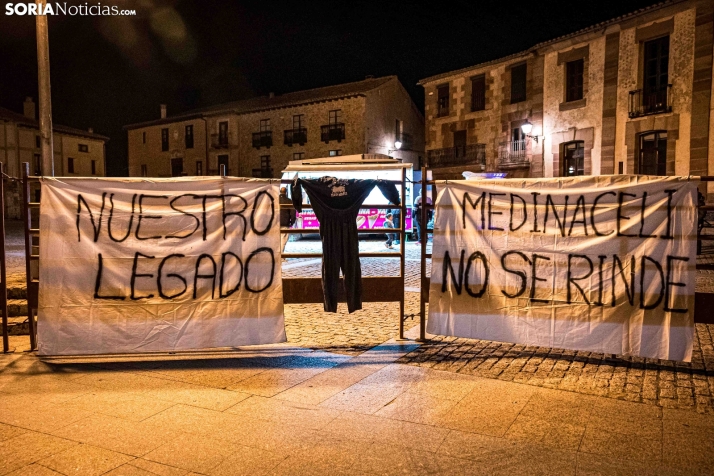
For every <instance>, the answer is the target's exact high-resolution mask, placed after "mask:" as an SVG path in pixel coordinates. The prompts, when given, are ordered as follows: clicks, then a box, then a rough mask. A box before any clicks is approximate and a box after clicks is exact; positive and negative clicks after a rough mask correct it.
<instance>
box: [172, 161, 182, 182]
mask: <svg viewBox="0 0 714 476" xmlns="http://www.w3.org/2000/svg"><path fill="white" fill-rule="evenodd" d="M181 174H183V159H182V158H178V159H171V176H172V177H180V176H181Z"/></svg>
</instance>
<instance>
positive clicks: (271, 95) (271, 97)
mask: <svg viewBox="0 0 714 476" xmlns="http://www.w3.org/2000/svg"><path fill="white" fill-rule="evenodd" d="M268 97H269V98H270V99H273V98H274V97H275V93H274V92H272V91H270V92H269V93H268Z"/></svg>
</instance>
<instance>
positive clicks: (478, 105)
mask: <svg viewBox="0 0 714 476" xmlns="http://www.w3.org/2000/svg"><path fill="white" fill-rule="evenodd" d="M484 109H486V75H485V74H479V75H478V76H474V77H473V78H471V110H472V111H483V110H484Z"/></svg>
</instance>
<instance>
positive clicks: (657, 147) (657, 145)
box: [638, 131, 667, 175]
mask: <svg viewBox="0 0 714 476" xmlns="http://www.w3.org/2000/svg"><path fill="white" fill-rule="evenodd" d="M638 165H639V166H638V173H639V174H641V175H667V132H666V131H659V132H645V133H644V134H640V152H639V164H638Z"/></svg>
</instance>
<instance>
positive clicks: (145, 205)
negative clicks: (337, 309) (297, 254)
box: [37, 177, 285, 355]
mask: <svg viewBox="0 0 714 476" xmlns="http://www.w3.org/2000/svg"><path fill="white" fill-rule="evenodd" d="M278 193H279V192H278V184H271V183H269V182H268V181H265V180H249V179H230V178H215V177H213V178H209V177H207V178H195V177H191V178H176V179H66V178H61V179H59V178H58V179H43V180H42V202H41V208H40V243H41V246H40V292H39V309H38V325H37V330H38V348H39V353H40V355H80V354H108V353H137V352H165V351H177V350H189V349H206V348H217V347H235V346H242V345H249V344H267V343H275V342H284V341H285V327H284V322H283V296H282V279H281V274H280V260H281V258H280V220H279V216H280V210H279V200H278ZM90 210H91V213H90ZM137 253H139V254H137ZM100 257H101V258H100Z"/></svg>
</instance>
